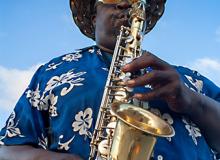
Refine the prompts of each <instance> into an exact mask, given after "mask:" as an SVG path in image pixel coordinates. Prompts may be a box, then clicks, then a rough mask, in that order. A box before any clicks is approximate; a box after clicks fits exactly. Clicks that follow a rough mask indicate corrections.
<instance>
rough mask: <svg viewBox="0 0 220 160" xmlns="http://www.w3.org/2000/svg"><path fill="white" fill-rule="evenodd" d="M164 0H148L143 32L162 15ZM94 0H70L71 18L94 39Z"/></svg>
mask: <svg viewBox="0 0 220 160" xmlns="http://www.w3.org/2000/svg"><path fill="white" fill-rule="evenodd" d="M165 2H166V0H149V1H148V5H149V10H148V12H146V17H148V20H147V28H146V30H145V34H146V33H148V32H149V31H151V30H152V29H153V27H154V26H155V24H156V23H157V21H158V20H159V19H160V17H161V16H162V15H163V12H164V8H165ZM94 4H95V0H70V8H71V11H72V15H73V20H74V22H75V24H76V25H77V26H78V28H79V29H80V31H81V32H82V33H83V34H84V35H86V36H87V37H89V38H91V39H93V40H95V28H94V27H93V24H92V18H91V16H92V15H93V14H94V13H93V9H94Z"/></svg>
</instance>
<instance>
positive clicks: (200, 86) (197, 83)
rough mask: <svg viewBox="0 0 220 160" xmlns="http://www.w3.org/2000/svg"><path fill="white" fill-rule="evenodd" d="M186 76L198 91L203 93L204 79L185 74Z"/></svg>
mask: <svg viewBox="0 0 220 160" xmlns="http://www.w3.org/2000/svg"><path fill="white" fill-rule="evenodd" d="M185 77H186V78H187V79H188V81H189V82H190V83H191V84H192V85H193V86H194V87H195V88H196V89H197V92H199V93H201V92H202V89H203V81H201V80H198V79H195V80H193V78H192V77H191V76H188V75H185Z"/></svg>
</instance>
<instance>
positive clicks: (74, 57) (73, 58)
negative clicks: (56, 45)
mask: <svg viewBox="0 0 220 160" xmlns="http://www.w3.org/2000/svg"><path fill="white" fill-rule="evenodd" d="M81 57H82V54H80V53H79V52H76V53H71V54H67V55H65V56H64V57H63V58H62V60H63V61H67V62H72V61H79V58H81Z"/></svg>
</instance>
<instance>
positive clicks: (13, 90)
mask: <svg viewBox="0 0 220 160" xmlns="http://www.w3.org/2000/svg"><path fill="white" fill-rule="evenodd" d="M38 67H39V65H35V66H33V67H31V68H28V69H26V70H19V69H8V68H5V67H3V66H0V91H1V92H0V110H5V111H9V110H11V109H12V108H13V107H14V105H15V103H16V101H17V100H18V98H19V97H20V96H21V94H22V93H23V92H24V90H25V88H26V87H27V86H28V84H29V82H30V79H31V77H32V75H33V73H34V72H35V71H36V69H37V68H38Z"/></svg>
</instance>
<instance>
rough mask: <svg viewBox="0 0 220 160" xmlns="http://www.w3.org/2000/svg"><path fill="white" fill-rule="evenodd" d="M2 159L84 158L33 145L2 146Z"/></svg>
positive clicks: (50, 159) (0, 152)
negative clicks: (37, 147)
mask: <svg viewBox="0 0 220 160" xmlns="http://www.w3.org/2000/svg"><path fill="white" fill-rule="evenodd" d="M0 160H82V159H81V158H80V157H79V156H76V155H72V154H67V153H57V152H51V151H47V150H43V149H36V148H34V147H32V146H27V145H23V146H0Z"/></svg>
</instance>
